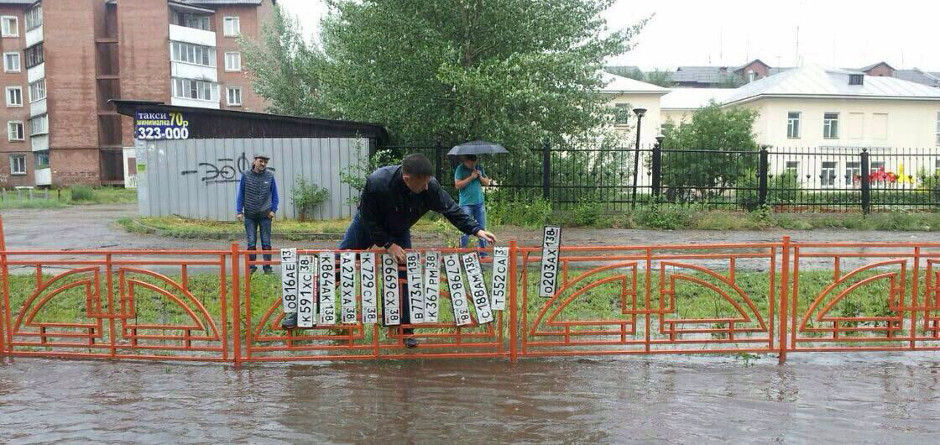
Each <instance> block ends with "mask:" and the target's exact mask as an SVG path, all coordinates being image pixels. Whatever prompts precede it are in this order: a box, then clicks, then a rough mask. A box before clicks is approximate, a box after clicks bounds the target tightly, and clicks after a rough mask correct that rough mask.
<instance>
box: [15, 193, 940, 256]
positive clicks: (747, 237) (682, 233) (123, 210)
mask: <svg viewBox="0 0 940 445" xmlns="http://www.w3.org/2000/svg"><path fill="white" fill-rule="evenodd" d="M125 216H126V217H135V216H137V206H136V204H131V205H96V206H72V207H68V208H65V209H11V210H5V211H4V212H3V227H4V231H5V233H6V242H7V247H8V248H9V249H72V250H74V249H125V248H126V249H182V248H196V249H203V248H205V249H220V248H221V249H228V248H229V242H228V241H225V240H188V239H175V238H167V237H161V236H158V235H141V234H136V233H127V232H126V231H124V230H123V229H122V228H121V227H119V226H118V225H117V224H115V221H116V220H117V219H118V218H120V217H125ZM274 234H275V236H276V235H277V225H276V223H275V227H274ZM414 235H415V246H416V247H424V246H434V245H444V243H445V242H446V241H448V240H451V239H450V238H447V237H444V236H429V235H427V234H421V233H415V234H414ZM497 235H498V236H499V237H500V239H501V240H503V241H508V240H509V239H511V238H516V239H518V240H519V243H520V244H522V245H539V244H541V242H542V234H541V231H539V230H523V229H511V230H503V231H499V232H498V233H497ZM784 235H790V236H791V237H792V239H793V241H794V242H817V241H822V242H839V241H841V242H863V241H898V242H902V241H907V242H916V241H937V240H938V239H940V235H938V234H937V233H932V232H882V231H863V232H859V231H852V230H845V229H832V230H806V231H798V230H784V229H773V230H764V231H720V230H668V231H664V230H637V229H583V228H566V229H564V233H563V240H564V243H565V244H567V245H605V244H606V245H648V244H717V243H741V242H779V241H780V240H781V239H782V237H783V236H784ZM452 238H455V237H452ZM451 241H452V240H451ZM338 243H339V241H338V240H326V241H287V240H279V239H275V243H274V244H276V245H277V247H307V248H333V247H336V245H337V244H338Z"/></svg>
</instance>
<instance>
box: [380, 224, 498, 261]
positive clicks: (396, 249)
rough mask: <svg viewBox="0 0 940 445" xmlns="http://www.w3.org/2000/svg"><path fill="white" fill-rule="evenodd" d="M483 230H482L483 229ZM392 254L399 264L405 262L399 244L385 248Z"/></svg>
mask: <svg viewBox="0 0 940 445" xmlns="http://www.w3.org/2000/svg"><path fill="white" fill-rule="evenodd" d="M481 232H482V230H481ZM385 250H386V251H387V252H388V253H389V254H390V255H391V256H393V257H395V260H396V261H398V264H405V249H402V248H401V246H399V245H398V244H395V243H392V245H391V246H388V249H385Z"/></svg>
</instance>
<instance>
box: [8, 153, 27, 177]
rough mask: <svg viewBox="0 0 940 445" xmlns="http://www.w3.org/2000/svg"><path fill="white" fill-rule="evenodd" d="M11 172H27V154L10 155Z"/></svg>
mask: <svg viewBox="0 0 940 445" xmlns="http://www.w3.org/2000/svg"><path fill="white" fill-rule="evenodd" d="M10 174H11V175H25V174H26V155H10Z"/></svg>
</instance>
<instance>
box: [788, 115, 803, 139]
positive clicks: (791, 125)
mask: <svg viewBox="0 0 940 445" xmlns="http://www.w3.org/2000/svg"><path fill="white" fill-rule="evenodd" d="M787 137H788V138H790V139H797V138H799V137H800V112H798V111H791V112H789V113H787Z"/></svg>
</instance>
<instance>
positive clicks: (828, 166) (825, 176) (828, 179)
mask: <svg viewBox="0 0 940 445" xmlns="http://www.w3.org/2000/svg"><path fill="white" fill-rule="evenodd" d="M836 165H837V163H836V162H835V161H824V162H823V163H822V171H821V173H822V174H821V175H820V176H819V179H820V185H822V186H823V187H834V186H835V185H836Z"/></svg>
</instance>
